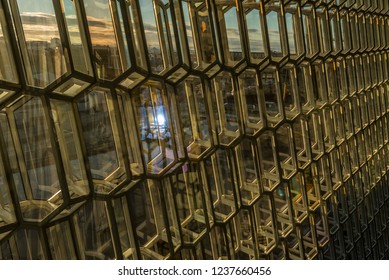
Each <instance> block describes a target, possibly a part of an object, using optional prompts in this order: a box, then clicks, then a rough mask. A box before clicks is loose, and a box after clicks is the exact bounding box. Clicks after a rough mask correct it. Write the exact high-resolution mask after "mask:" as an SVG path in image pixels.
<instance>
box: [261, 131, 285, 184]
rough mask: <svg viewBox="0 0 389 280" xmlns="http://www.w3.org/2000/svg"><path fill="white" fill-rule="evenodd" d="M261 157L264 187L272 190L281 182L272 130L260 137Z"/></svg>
mask: <svg viewBox="0 0 389 280" xmlns="http://www.w3.org/2000/svg"><path fill="white" fill-rule="evenodd" d="M257 142H258V147H259V158H258V159H257V160H258V161H259V163H260V171H261V179H262V187H263V188H264V190H265V191H272V190H273V189H274V188H275V187H276V186H277V185H278V184H279V182H280V171H279V169H278V159H277V150H276V144H275V138H274V135H273V133H272V132H271V131H264V132H263V133H262V134H261V135H260V136H259V137H258V140H257Z"/></svg>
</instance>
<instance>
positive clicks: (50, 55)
mask: <svg viewBox="0 0 389 280" xmlns="http://www.w3.org/2000/svg"><path fill="white" fill-rule="evenodd" d="M10 5H11V8H12V12H13V17H14V21H15V26H16V31H17V35H18V39H19V43H20V46H21V53H22V56H23V61H24V68H25V71H26V76H27V82H28V84H29V85H31V86H34V87H39V88H44V87H46V86H48V85H50V84H51V83H52V82H54V81H56V80H58V79H60V78H61V77H62V76H63V75H64V74H66V73H68V71H69V57H68V53H67V51H68V50H66V49H65V48H64V46H63V45H62V39H63V35H61V33H60V29H59V27H58V22H57V18H56V12H55V7H54V5H53V2H52V1H51V0H42V1H40V5H39V6H34V5H25V1H23V0H12V1H10Z"/></svg>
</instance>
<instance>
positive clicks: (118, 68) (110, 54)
mask: <svg viewBox="0 0 389 280" xmlns="http://www.w3.org/2000/svg"><path fill="white" fill-rule="evenodd" d="M84 5H85V12H86V14H87V19H88V27H89V33H90V36H91V37H90V39H91V41H92V47H93V57H94V64H95V67H96V70H97V75H98V78H100V79H103V80H114V79H116V78H117V77H118V76H120V75H121V74H122V73H123V72H124V71H126V70H127V69H128V68H129V67H130V66H131V61H130V57H129V50H128V43H127V38H126V34H125V30H124V21H123V11H122V10H121V6H120V1H111V0H97V1H95V0H85V1H84Z"/></svg>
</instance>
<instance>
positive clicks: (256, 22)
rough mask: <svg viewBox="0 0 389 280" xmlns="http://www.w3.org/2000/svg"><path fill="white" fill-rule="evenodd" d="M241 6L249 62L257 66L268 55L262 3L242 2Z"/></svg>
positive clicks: (257, 1)
mask: <svg viewBox="0 0 389 280" xmlns="http://www.w3.org/2000/svg"><path fill="white" fill-rule="evenodd" d="M242 6H243V9H244V17H245V21H246V26H247V31H248V46H249V48H250V49H249V50H250V60H251V61H252V62H253V63H256V64H259V63H261V62H262V61H263V60H264V59H265V58H266V57H267V56H268V55H269V54H268V47H267V40H268V38H267V36H266V32H265V29H264V25H265V24H264V16H263V10H262V2H261V1H260V0H244V1H243V3H242Z"/></svg>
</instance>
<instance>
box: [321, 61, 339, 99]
mask: <svg viewBox="0 0 389 280" xmlns="http://www.w3.org/2000/svg"><path fill="white" fill-rule="evenodd" d="M337 70H338V69H337V65H336V61H334V60H333V59H327V60H326V61H325V62H324V71H325V77H326V86H327V88H326V89H327V95H328V102H329V103H330V104H333V103H334V102H335V101H338V100H339V95H340V94H339V84H338V79H337V72H338V71H337Z"/></svg>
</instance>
